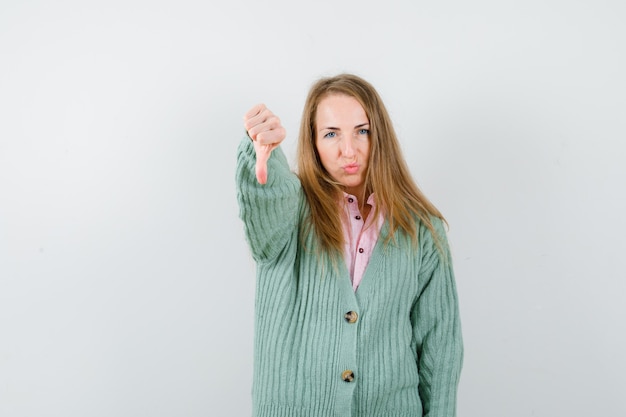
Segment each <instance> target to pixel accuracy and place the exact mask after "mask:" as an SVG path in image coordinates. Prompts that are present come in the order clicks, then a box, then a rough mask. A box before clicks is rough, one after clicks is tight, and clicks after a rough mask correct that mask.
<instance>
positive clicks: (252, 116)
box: [243, 104, 274, 130]
mask: <svg viewBox="0 0 626 417" xmlns="http://www.w3.org/2000/svg"><path fill="white" fill-rule="evenodd" d="M272 116H274V114H273V113H272V112H271V111H270V110H269V109H268V108H267V107H265V105H264V104H258V105H256V106H254V107H253V108H252V109H250V111H248V113H246V115H245V116H244V118H243V125H244V126H245V128H246V130H250V128H252V127H254V126H257V125H260V124H263V123H265V122H266V121H267V120H268V119H269V118H271V117H272Z"/></svg>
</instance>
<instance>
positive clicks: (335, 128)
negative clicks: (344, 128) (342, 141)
mask: <svg viewBox="0 0 626 417" xmlns="http://www.w3.org/2000/svg"><path fill="white" fill-rule="evenodd" d="M363 126H369V123H361V124H360V125H356V126H354V128H355V129H359V128H361V127H363ZM320 130H341V129H340V128H338V127H332V126H329V127H323V128H321V129H320Z"/></svg>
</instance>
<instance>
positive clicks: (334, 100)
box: [315, 94, 369, 127]
mask: <svg viewBox="0 0 626 417" xmlns="http://www.w3.org/2000/svg"><path fill="white" fill-rule="evenodd" d="M315 118H316V122H317V124H318V126H319V124H320V123H321V124H325V123H329V122H336V123H338V122H346V123H349V122H355V123H367V122H369V119H368V117H367V114H366V113H365V109H363V106H362V105H361V103H359V101H358V100H357V99H356V98H354V97H352V96H349V95H346V94H329V95H326V96H324V97H322V98H321V99H320V101H319V103H318V105H317V111H316V116H315ZM320 127H323V126H320Z"/></svg>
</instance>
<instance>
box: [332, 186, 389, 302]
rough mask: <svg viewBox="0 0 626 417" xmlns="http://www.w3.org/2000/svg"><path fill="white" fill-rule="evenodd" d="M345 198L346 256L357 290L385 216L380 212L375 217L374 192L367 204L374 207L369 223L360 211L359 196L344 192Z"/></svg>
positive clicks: (344, 232) (344, 229)
mask: <svg viewBox="0 0 626 417" xmlns="http://www.w3.org/2000/svg"><path fill="white" fill-rule="evenodd" d="M344 198H345V199H346V204H345V210H346V212H345V214H346V215H345V216H343V221H342V226H343V235H344V237H345V243H344V258H345V261H346V267H347V268H348V271H349V272H350V278H351V279H352V288H353V289H354V291H356V290H357V288H358V286H359V284H360V283H361V279H362V278H363V275H364V274H365V268H367V264H368V263H369V260H370V257H371V255H372V252H373V251H374V246H376V241H377V240H378V235H379V234H380V228H381V227H382V225H383V221H384V217H383V215H382V213H380V215H379V216H378V218H377V219H374V208H375V202H374V194H371V195H370V196H369V198H368V199H367V204H369V205H370V206H371V207H372V209H371V210H370V215H368V217H367V225H366V224H365V222H364V221H363V216H361V212H360V211H359V202H358V200H357V198H356V197H355V196H353V195H350V194H346V193H344Z"/></svg>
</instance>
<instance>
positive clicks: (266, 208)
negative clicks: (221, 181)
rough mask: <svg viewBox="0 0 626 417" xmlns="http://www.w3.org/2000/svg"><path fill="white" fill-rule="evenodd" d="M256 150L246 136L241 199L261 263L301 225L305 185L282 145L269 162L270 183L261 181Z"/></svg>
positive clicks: (240, 161) (240, 159) (240, 163)
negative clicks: (259, 181) (257, 173)
mask: <svg viewBox="0 0 626 417" xmlns="http://www.w3.org/2000/svg"><path fill="white" fill-rule="evenodd" d="M255 166H256V154H255V151H254V145H253V144H252V140H251V139H250V138H249V137H248V136H246V137H244V138H243V139H242V141H241V143H240V144H239V147H238V149H237V171H236V176H235V180H236V183H237V200H238V202H239V217H241V219H242V220H243V222H244V229H245V233H246V238H247V240H248V244H249V245H250V249H251V251H252V257H253V258H254V260H255V261H257V262H259V263H265V262H269V261H271V260H272V259H274V258H275V257H276V256H278V254H279V253H280V251H281V250H282V249H283V248H284V247H285V245H286V244H287V241H288V239H289V238H290V237H291V236H292V235H293V230H294V228H295V227H297V225H298V214H299V205H300V201H301V198H300V197H301V187H300V181H299V179H298V177H297V176H296V175H295V174H294V173H292V172H291V171H290V169H289V164H288V163H287V158H285V155H284V153H283V151H282V150H281V148H280V147H278V148H276V149H274V150H273V151H272V154H271V156H270V159H269V161H268V162H267V174H268V177H267V183H266V184H264V185H261V184H259V183H258V182H257V179H256V173H255Z"/></svg>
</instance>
